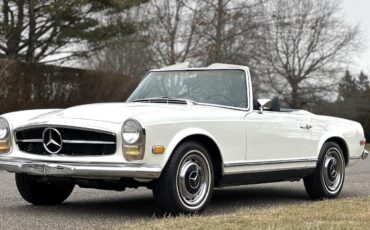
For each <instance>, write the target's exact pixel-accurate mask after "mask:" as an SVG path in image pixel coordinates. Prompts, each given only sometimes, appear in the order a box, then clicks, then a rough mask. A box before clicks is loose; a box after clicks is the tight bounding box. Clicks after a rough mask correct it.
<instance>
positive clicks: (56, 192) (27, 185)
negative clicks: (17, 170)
mask: <svg viewBox="0 0 370 230" xmlns="http://www.w3.org/2000/svg"><path fill="white" fill-rule="evenodd" d="M15 181H16V184H17V188H18V191H19V193H20V194H21V196H22V198H23V199H24V200H26V201H27V202H29V203H31V204H34V205H56V204H60V203H62V202H63V201H65V200H66V199H67V198H68V197H69V195H71V193H72V191H73V188H74V184H59V183H47V182H40V181H38V180H37V177H34V176H29V175H25V174H15Z"/></svg>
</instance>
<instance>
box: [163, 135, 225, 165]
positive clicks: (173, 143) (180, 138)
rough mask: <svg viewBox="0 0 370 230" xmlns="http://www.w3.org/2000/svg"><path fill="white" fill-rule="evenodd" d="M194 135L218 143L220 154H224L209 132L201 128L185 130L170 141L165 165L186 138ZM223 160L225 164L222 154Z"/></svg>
mask: <svg viewBox="0 0 370 230" xmlns="http://www.w3.org/2000/svg"><path fill="white" fill-rule="evenodd" d="M193 135H203V136H206V137H208V138H209V139H211V140H212V141H213V142H214V143H216V146H217V148H218V149H219V150H220V152H222V149H221V148H220V145H219V143H218V142H217V141H216V139H215V138H214V137H213V135H212V134H210V133H209V132H207V131H205V130H203V129H199V128H187V129H183V130H180V131H179V132H177V133H176V134H175V135H174V137H173V138H172V140H171V141H170V143H169V144H168V147H167V150H168V153H169V154H166V156H165V159H164V161H163V162H165V164H164V165H166V164H167V162H168V159H169V158H170V157H171V155H172V153H173V151H174V150H175V148H176V147H177V146H178V144H179V143H180V142H181V141H183V140H184V139H185V138H187V137H190V136H193ZM221 160H222V162H223V159H222V154H221ZM164 165H163V167H164ZM222 171H223V169H222Z"/></svg>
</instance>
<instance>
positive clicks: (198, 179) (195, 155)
mask: <svg viewBox="0 0 370 230" xmlns="http://www.w3.org/2000/svg"><path fill="white" fill-rule="evenodd" d="M210 178H211V176H210V167H209V164H208V162H207V160H206V159H205V158H204V156H203V154H201V152H199V151H196V150H192V151H190V152H188V153H187V154H186V155H185V157H184V159H183V160H182V162H181V163H180V165H179V168H178V170H177V191H178V193H179V197H180V199H181V201H182V203H183V204H184V205H186V206H188V207H189V208H194V209H196V208H198V207H200V206H201V205H202V204H203V203H204V202H205V201H206V199H207V197H208V194H209V188H210Z"/></svg>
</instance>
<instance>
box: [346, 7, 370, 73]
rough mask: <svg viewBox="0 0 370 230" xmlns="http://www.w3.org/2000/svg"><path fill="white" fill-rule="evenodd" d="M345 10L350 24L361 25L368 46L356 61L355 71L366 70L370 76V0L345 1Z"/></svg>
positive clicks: (365, 43)
mask: <svg viewBox="0 0 370 230" xmlns="http://www.w3.org/2000/svg"><path fill="white" fill-rule="evenodd" d="M343 10H344V13H345V17H346V20H347V22H348V23H351V24H359V25H360V29H361V31H362V35H363V42H364V45H365V46H366V47H365V49H364V51H363V53H362V54H361V55H360V56H359V57H358V58H357V59H358V60H356V66H355V67H354V71H360V70H364V71H365V72H366V73H367V74H368V75H370V0H344V1H343Z"/></svg>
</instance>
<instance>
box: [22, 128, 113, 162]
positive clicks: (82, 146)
mask: <svg viewBox="0 0 370 230" xmlns="http://www.w3.org/2000/svg"><path fill="white" fill-rule="evenodd" d="M15 138H16V143H17V145H18V147H19V149H20V150H21V151H23V152H27V153H31V154H37V155H54V154H55V155H65V156H102V155H111V154H114V153H115V152H116V136H115V134H113V133H109V132H104V131H97V130H89V129H79V128H71V127H31V128H24V129H20V130H17V131H16V132H15Z"/></svg>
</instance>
